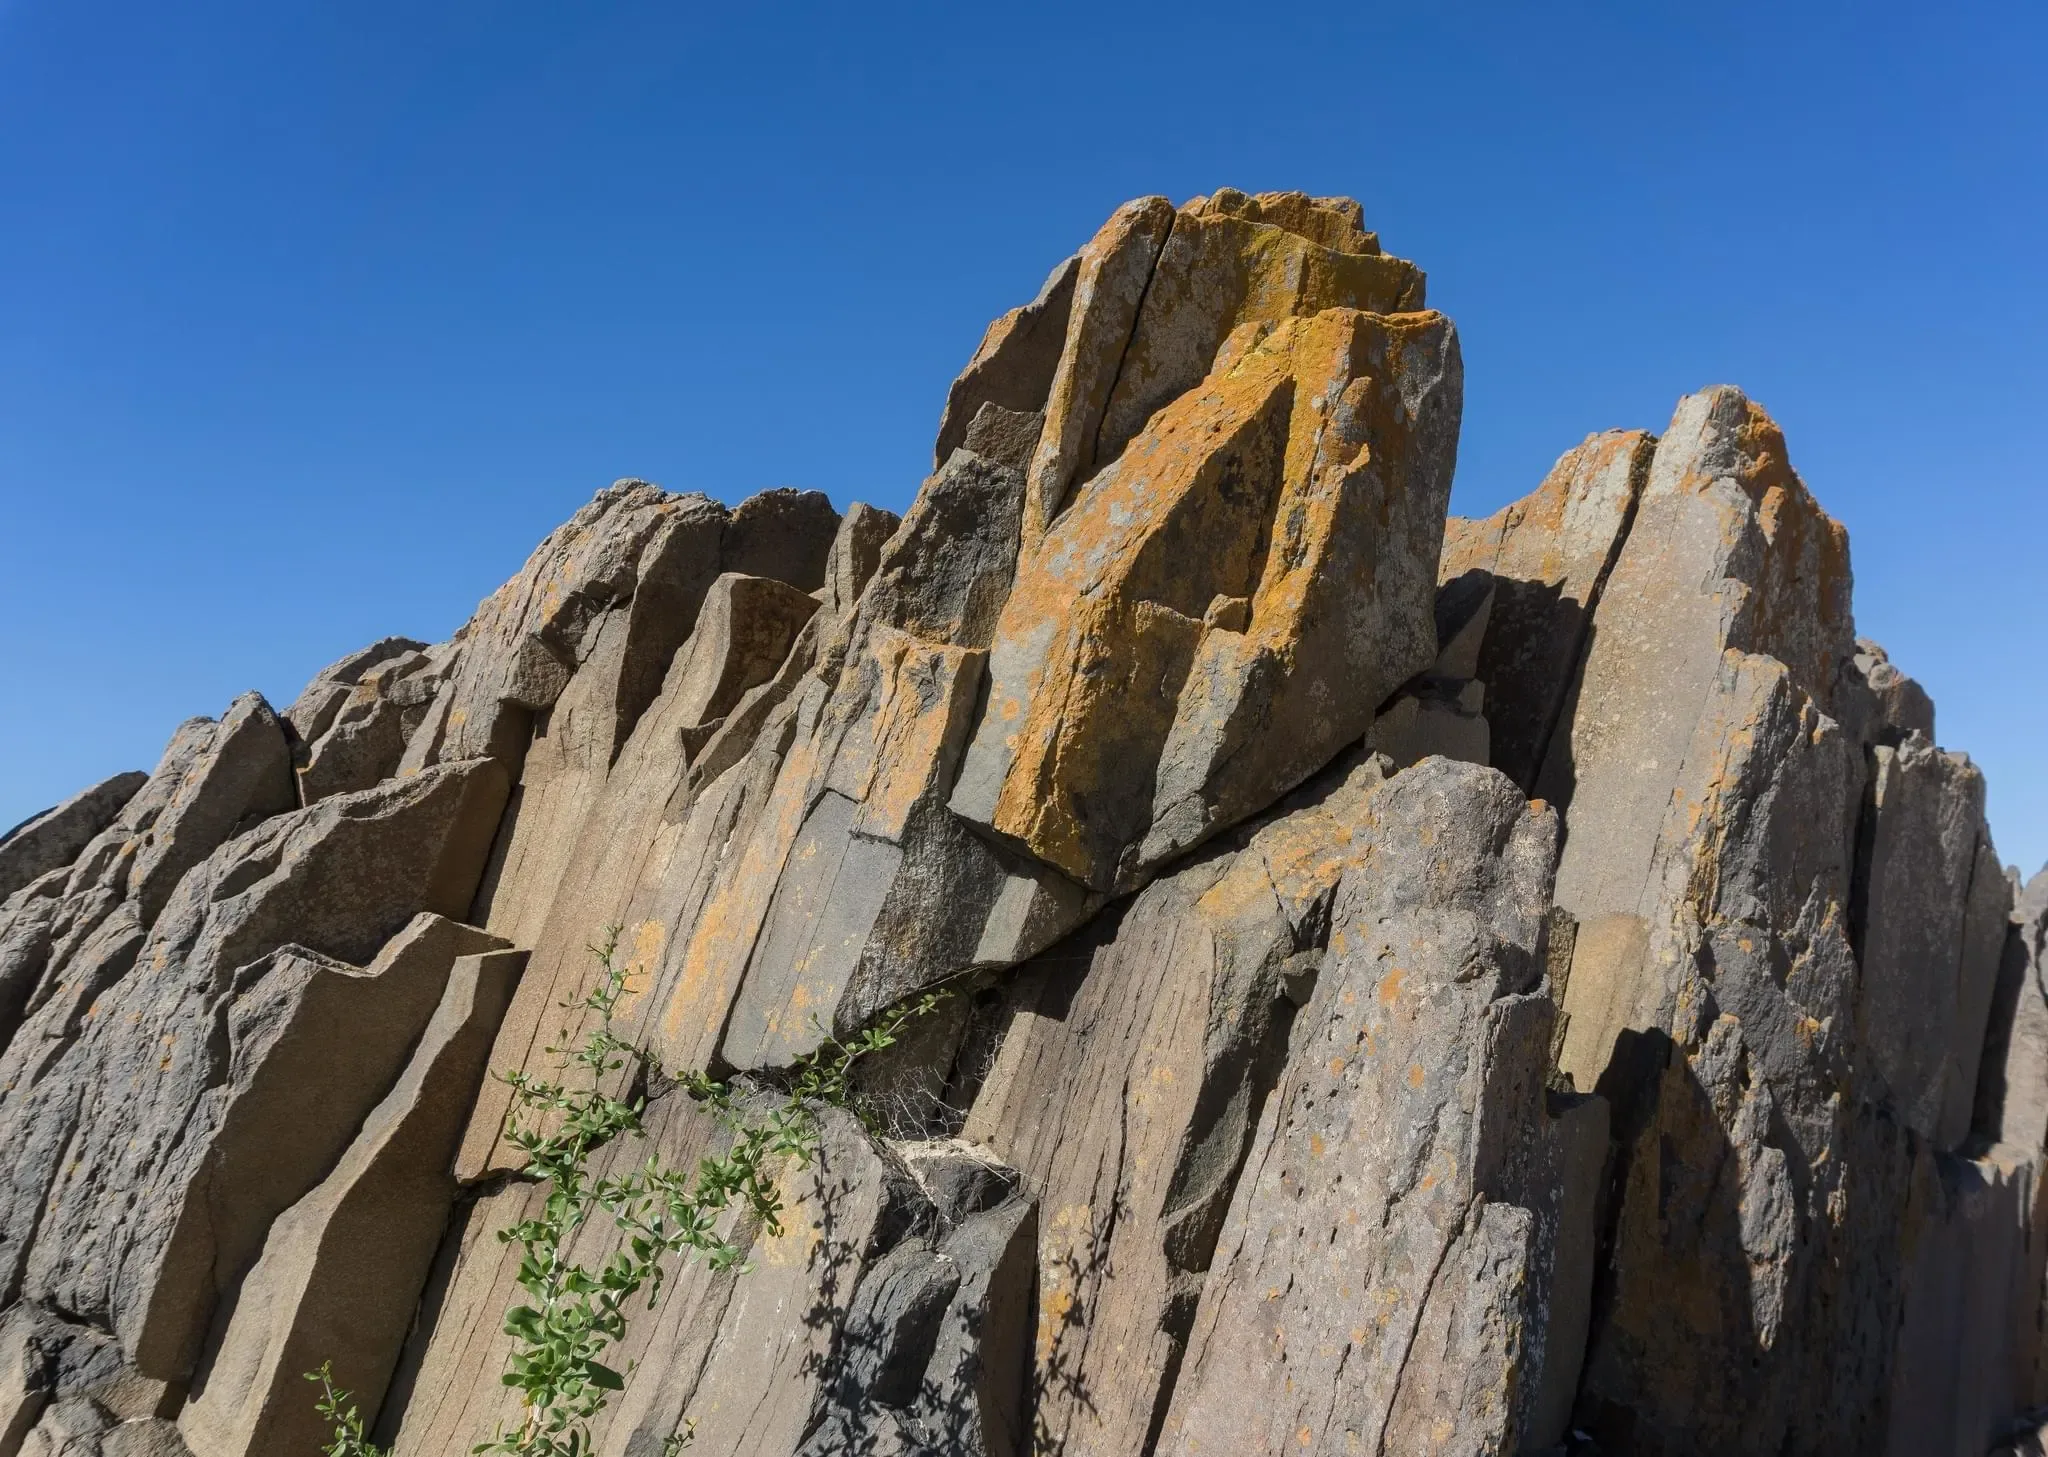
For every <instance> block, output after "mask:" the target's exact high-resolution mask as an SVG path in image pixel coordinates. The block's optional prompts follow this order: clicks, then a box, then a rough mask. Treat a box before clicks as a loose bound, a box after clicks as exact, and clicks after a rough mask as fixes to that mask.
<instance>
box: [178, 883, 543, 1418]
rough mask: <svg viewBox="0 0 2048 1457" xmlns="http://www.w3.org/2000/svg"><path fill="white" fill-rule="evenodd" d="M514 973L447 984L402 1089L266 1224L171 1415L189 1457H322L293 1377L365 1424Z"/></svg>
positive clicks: (466, 965) (492, 958) (408, 1312)
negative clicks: (327, 1377) (345, 1403)
mask: <svg viewBox="0 0 2048 1457" xmlns="http://www.w3.org/2000/svg"><path fill="white" fill-rule="evenodd" d="M442 924H443V925H446V924H448V923H445V922H444V923H442ZM471 934H472V936H474V933H471ZM478 939H481V938H478ZM525 960H526V955H525V953H524V952H519V951H494V952H485V953H482V954H472V955H465V956H462V957H461V958H459V959H458V960H456V961H455V963H454V965H453V967H452V969H450V968H444V969H443V973H442V974H443V977H444V979H445V988H446V989H445V990H444V991H443V992H442V994H441V998H440V1002H439V1005H438V1007H437V1008H436V1009H435V1011H434V1014H433V1018H432V1020H431V1021H430V1022H428V1023H427V1025H426V1027H425V1029H424V1030H423V1031H422V1032H421V1033H420V1035H419V1039H418V1044H417V1046H416V1047H415V1048H414V1049H413V1052H412V1057H411V1060H410V1062H409V1063H408V1064H407V1066H406V1068H405V1071H404V1072H403V1074H401V1075H400V1076H399V1077H398V1079H397V1081H396V1082H395V1083H393V1084H392V1086H391V1089H390V1091H389V1092H388V1093H386V1094H385V1096H384V1099H383V1101H382V1102H380V1103H379V1104H378V1105H377V1106H376V1107H375V1108H374V1109H372V1110H371V1111H370V1113H369V1115H368V1117H366V1118H365V1119H364V1120H363V1123H362V1128H361V1130H360V1131H359V1132H358V1133H357V1134H356V1136H355V1139H354V1140H353V1142H351V1143H350V1145H349V1147H348V1149H347V1151H346V1152H345V1153H344V1154H342V1156H341V1157H340V1159H339V1161H338V1162H336V1163H335V1164H334V1166H333V1168H332V1171H331V1172H329V1173H328V1175H327V1177H326V1178H325V1179H323V1180H321V1182H320V1183H319V1184H318V1185H317V1186H316V1187H314V1188H313V1189H312V1190H311V1191H310V1192H309V1193H307V1194H306V1195H305V1196H304V1197H303V1198H301V1199H300V1200H299V1201H298V1202H297V1203H295V1204H293V1205H292V1206H291V1207H290V1208H289V1209H287V1210H285V1211H283V1212H282V1213H281V1214H279V1215H278V1216H277V1218H276V1219H275V1221H274V1222H272V1224H271V1226H270V1230H269V1234H268V1235H267V1237H266V1238H265V1241H264V1246H263V1252H262V1254H261V1256H260V1257H259V1258H258V1259H257V1260H256V1262H255V1264H254V1265H253V1267H251V1268H250V1270H249V1273H248V1274H247V1276H245V1277H244V1278H243V1280H242V1282H241V1284H240V1286H239V1287H238V1288H237V1290H236V1291H235V1292H234V1295H233V1298H232V1300H231V1301H230V1302H228V1303H227V1304H226V1305H225V1306H224V1308H223V1309H222V1311H221V1315H220V1317H219V1318H218V1319H217V1320H216V1323H215V1324H216V1339H215V1342H214V1344H213V1347H212V1349H211V1350H210V1351H209V1353H208V1355H207V1358H206V1360H205V1361H204V1363H203V1364H202V1365H201V1366H200V1368H199V1372H198V1375H197V1378H196V1380H195V1381H194V1383H193V1391H192V1399H191V1400H190V1401H189V1402H188V1403H187V1404H186V1406H185V1407H184V1410H183V1411H182V1412H181V1413H180V1415H179V1427H180V1430H181V1431H182V1433H183V1435H184V1439H185V1442H186V1445H187V1446H188V1447H190V1448H191V1449H192V1451H193V1453H194V1457H261V1454H264V1453H270V1452H292V1451H304V1452H310V1451H312V1450H314V1449H315V1448H317V1447H319V1446H320V1445H321V1444H322V1443H323V1442H324V1441H325V1440H326V1439H327V1438H328V1437H329V1436H331V1432H327V1431H323V1430H322V1427H321V1422H320V1419H319V1416H318V1414H317V1413H316V1412H315V1411H314V1410H313V1408H312V1407H311V1406H310V1405H309V1404H308V1403H307V1401H306V1392H305V1378H304V1373H305V1372H307V1371H310V1370H313V1369H314V1368H316V1367H318V1366H320V1365H322V1364H323V1363H331V1364H332V1366H333V1369H334V1375H335V1380H336V1382H337V1383H338V1384H339V1385H341V1386H343V1387H344V1388H346V1389H347V1390H349V1391H350V1392H352V1393H353V1394H354V1395H355V1397H356V1398H357V1399H358V1400H359V1401H361V1402H362V1403H363V1404H364V1406H365V1407H366V1408H367V1409H369V1410H371V1411H375V1410H376V1409H377V1407H378V1406H379V1405H380V1404H381V1403H382V1402H383V1399H384V1388H385V1385H386V1383H387V1382H388V1381H389V1379H390V1373H391V1369H392V1367H393V1366H394V1365H395V1364H396V1362H397V1358H398V1353H399V1350H400V1348H401V1346H402V1345H403V1343H404V1340H405V1337H406V1334H407V1332H408V1331H409V1330H410V1329H411V1326H412V1320H413V1312H414V1310H415V1309H416V1308H417V1306H418V1304H419V1297H420V1291H421V1289H422V1287H423V1286H424V1285H425V1283H426V1278H427V1272H428V1269H429V1267H430V1266H431V1265H432V1264H433V1260H434V1252H435V1250H436V1248H437V1247H438V1245H439V1244H440V1241H441V1234H442V1230H443V1228H444V1226H445V1225H446V1223H447V1219H448V1211H449V1208H450V1206H451V1205H452V1204H453V1203H454V1200H455V1193H456V1185H455V1179H454V1175H453V1173H452V1166H453V1163H454V1155H455V1143H456V1139H457V1138H458V1137H459V1135H460V1134H461V1131H462V1120H463V1115H464V1113H465V1112H466V1109H465V1107H464V1104H465V1102H466V1100H467V1096H468V1095H469V1093H470V1092H471V1090H472V1089H474V1088H475V1087H476V1086H477V1085H478V1083H479V1082H480V1081H481V1080H482V1078H483V1075H484V1072H485V1058H486V1056H487V1055H488V1053H489V1051H490V1046H491V1038H492V1034H493V1033H494V1032H495V1031H496V1029H497V1023H498V1019H499V1018H500V1017H502V1016H503V1015H504V1011H505V1007H506V1005H507V1004H508V1003H509V1002H510V1001H511V998H512V988H513V986H514V984H515V983H516V982H517V980H518V977H519V972H520V969H521V968H522V966H523V965H524V963H525ZM384 975H385V976H386V977H389V976H390V975H391V973H390V971H388V970H387V971H386V972H385V973H384Z"/></svg>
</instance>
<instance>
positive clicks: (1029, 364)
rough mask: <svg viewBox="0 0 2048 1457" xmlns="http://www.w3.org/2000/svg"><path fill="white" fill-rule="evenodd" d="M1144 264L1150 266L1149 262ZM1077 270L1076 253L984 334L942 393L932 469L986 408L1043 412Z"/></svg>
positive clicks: (1097, 284) (1096, 276) (1094, 289)
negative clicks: (1033, 295)
mask: <svg viewBox="0 0 2048 1457" xmlns="http://www.w3.org/2000/svg"><path fill="white" fill-rule="evenodd" d="M1139 206H1140V207H1141V208H1142V207H1143V206H1144V205H1143V204H1140V205H1139ZM1147 211H1148V212H1150V211H1153V210H1152V209H1147ZM1120 222H1121V214H1120V215H1119V218H1118V219H1117V220H1113V221H1112V222H1111V223H1110V224H1109V225H1108V226H1109V227H1111V228H1117V227H1119V224H1120ZM1104 251H1105V248H1104V247H1102V246H1098V247H1097V248H1096V250H1095V254H1094V255H1093V257H1092V258H1091V262H1092V265H1093V266H1092V269H1091V273H1090V284H1091V287H1090V290H1089V301H1090V304H1091V305H1093V306H1095V307H1100V306H1101V305H1099V304H1095V302H1094V298H1095V295H1096V294H1097V293H1099V292H1100V291H1101V290H1102V287H1103V284H1102V261H1101V254H1102V253H1103V252H1104ZM1154 251H1156V245H1155V248H1154ZM1145 266H1146V268H1148V269H1149V268H1150V266H1151V261H1150V259H1147V260H1146V262H1145ZM1081 267H1082V258H1081V255H1080V254H1076V255H1075V256H1073V257H1072V258H1068V259H1066V260H1065V261H1064V262H1062V263H1061V264H1060V265H1059V267H1057V268H1055V269H1053V271H1052V272H1051V273H1050V274H1049V275H1047V277H1046V280H1045V284H1044V286H1043V287H1041V288H1040V289H1039V290H1038V297H1036V298H1034V299H1033V300H1032V301H1031V302H1030V303H1028V304H1023V305H1020V306H1019V307H1017V308H1014V309H1011V310H1010V311H1009V312H1008V313H1006V314H1004V315H1003V316H1002V317H1001V318H999V319H997V320H995V322H993V323H991V324H990V325H989V326H988V328H987V330H986V331H984V332H983V334H982V336H981V343H980V344H979V345H977V346H976V348H975V351H974V357H973V358H972V359H969V360H968V361H967V367H966V368H965V369H963V370H961V371H960V376H959V378H957V379H955V380H954V381H953V387H952V388H951V389H950V390H948V391H947V392H946V410H945V413H944V415H942V416H941V417H940V419H939V435H938V440H937V441H936V443H935V444H934V445H933V447H932V469H934V470H937V469H938V468H939V467H940V466H943V465H944V464H945V463H946V461H947V459H948V458H949V457H950V456H951V455H952V454H953V452H954V451H956V450H958V449H959V448H960V447H961V446H963V445H965V444H967V430H968V427H969V426H970V425H971V424H972V423H973V421H974V419H975V417H976V416H977V415H979V414H980V413H981V411H982V409H983V408H984V407H986V406H989V405H995V406H997V407H998V408H1000V409H1003V410H1006V411H1009V412H1011V413H1013V414H1017V415H1030V414H1035V413H1037V412H1039V411H1041V410H1043V409H1044V408H1045V402H1046V399H1047V397H1048V396H1049V395H1051V393H1052V381H1053V375H1054V373H1055V372H1056V371H1057V370H1058V369H1059V366H1060V360H1061V355H1062V353H1063V352H1064V349H1065V346H1066V342H1067V321H1068V319H1069V317H1070V316H1071V315H1072V313H1073V308H1074V281H1075V279H1076V278H1077V277H1078V276H1079V275H1080V272H1081ZM1105 302H1106V301H1105ZM1132 307H1133V308H1135V304H1133V305H1132ZM1126 328H1127V329H1128V325H1127V326H1126ZM1033 444H1034V445H1035V444H1036V441H1034V442H1033Z"/></svg>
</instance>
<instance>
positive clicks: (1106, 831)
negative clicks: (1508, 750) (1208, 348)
mask: <svg viewBox="0 0 2048 1457" xmlns="http://www.w3.org/2000/svg"><path fill="white" fill-rule="evenodd" d="M1162 266H1163V265H1162ZM1148 297H1149V295H1148ZM1216 342H1217V343H1219V344H1220V343H1222V341H1221V340H1220V339H1219V340H1218V341H1216ZM1460 387H1461V381H1460V373H1459V365H1458V355H1457V347H1456V339H1455V336H1454V335H1453V334H1452V333H1451V331H1450V328H1449V326H1448V324H1447V323H1446V322H1445V321H1444V320H1443V319H1442V318H1441V317H1440V316H1437V315H1434V314H1419V315H1401V316H1396V317H1392V318H1385V317H1381V316H1378V315H1373V314H1367V313H1361V312H1358V311H1356V310H1350V309H1332V310H1329V311H1327V312H1324V313H1321V314H1318V315H1315V316H1313V317H1310V318H1306V319H1294V320H1287V321H1283V322H1282V323H1280V324H1278V325H1277V326H1271V327H1267V326H1261V325H1258V324H1252V325H1249V326H1247V327H1246V328H1245V329H1243V330H1240V331H1239V333H1237V334H1236V335H1233V336H1232V347H1231V348H1228V349H1226V350H1225V351H1224V357H1223V358H1221V359H1219V360H1218V362H1217V367H1216V369H1215V372H1214V373H1213V374H1211V375H1210V376H1209V377H1208V379H1207V380H1206V381H1204V382H1202V383H1201V386H1200V388H1198V389H1192V390H1190V391H1189V392H1188V393H1187V394H1185V395H1182V396H1181V397H1179V398H1178V399H1176V400H1174V401H1173V402H1172V403H1171V404H1169V405H1168V406H1167V407H1166V408H1164V409H1163V410H1161V411H1160V412H1159V413H1158V415H1157V416H1155V417H1154V418H1153V419H1152V420H1151V422H1150V424H1149V425H1147V426H1146V428H1145V430H1144V431H1143V433H1142V434H1141V435H1140V436H1139V437H1138V438H1137V439H1135V440H1133V441H1132V442H1131V443H1130V445H1129V447H1128V448H1127V449H1126V450H1125V451H1124V452H1123V454H1122V456H1121V458H1120V459H1118V460H1117V461H1116V462H1115V463H1114V464H1112V465H1111V466H1109V467H1108V468H1107V469H1104V470H1103V471H1101V472H1100V473H1098V474H1097V475H1096V476H1095V477H1094V478H1092V479H1091V480H1089V481H1088V482H1087V484H1086V485H1085V486H1084V487H1082V488H1081V489H1080V491H1079V492H1078V493H1077V495H1076V497H1075V499H1074V501H1073V503H1072V504H1071V505H1070V506H1068V507H1067V509H1066V511H1065V513H1064V514H1063V515H1062V516H1061V517H1060V519H1059V520H1058V521H1057V522H1056V523H1054V525H1053V526H1052V528H1051V529H1050V530H1049V531H1048V532H1047V534H1046V535H1045V537H1044V538H1043V540H1042V541H1040V542H1038V543H1037V544H1036V545H1035V547H1034V548H1033V549H1032V550H1031V551H1029V552H1028V553H1027V554H1026V556H1025V557H1024V559H1023V560H1022V561H1021V562H1020V564H1019V568H1018V577H1017V586H1016V589H1015V590H1014V591H1013V592H1012V594H1011V596H1010V598H1009V601H1008V603H1007V604H1006V605H1005V607H1004V609H1003V614H1002V617H1001V620H1000V621H999V623H998V625H997V628H996V634H995V642H994V646H993V650H992V653H991V657H990V664H989V676H990V683H989V688H988V692H987V695H986V698H987V706H986V708H985V710H984V711H983V713H982V715H981V720H980V723H979V725H978V726H977V727H976V728H975V730H974V738H973V742H972V744H971V746H970V747H969V749H968V753H967V759H966V763H965V764H964V766H963V768H962V770H961V773H960V778H959V783H958V785H957V786H956V787H955V789H954V791H953V795H952V799H951V805H952V808H953V810H954V812H955V813H956V814H959V815H960V816H962V817H963V818H966V819H968V820H970V821H972V822H974V823H976V824H977V825H980V826H982V827H984V828H985V829H986V830H988V831H989V832H990V833H992V834H994V835H996V836H998V837H1000V838H1001V839H1003V840H1004V841H1006V842H1008V843H1010V844H1012V845H1014V846H1016V847H1017V848H1018V849H1020V850H1022V851H1023V852H1025V853H1028V854H1030V855H1032V856H1034V857H1035V858H1037V859H1039V860H1042V861H1044V862H1046V863H1047V864H1049V865H1052V866H1054V867H1055V868H1057V869H1059V870H1060V871H1062V872H1063V873H1065V874H1066V875H1068V876H1070V877H1072V878H1073V879H1075V880H1077V881H1079V882H1081V883H1082V884H1084V885H1087V886H1089V887H1090V888H1092V889H1095V890H1097V891H1110V890H1115V889H1128V888H1131V887H1132V886H1134V885H1135V884H1138V883H1142V880H1143V878H1144V877H1145V875H1147V874H1148V873H1149V872H1150V871H1151V870H1152V869H1153V868H1154V867H1156V866H1157V865H1158V864H1160V863H1162V862H1164V861H1165V860H1168V859H1170V858H1172V857H1173V856H1175V855H1177V854H1179V853H1180V852H1182V851H1184V850H1186V849H1187V848H1189V847H1191V846H1193V845H1195V844H1197V843H1199V842H1200V841H1201V840H1202V839H1204V838H1205V837H1206V836H1208V835H1209V834H1212V833H1214V832H1215V831H1216V830H1217V829H1219V828H1224V827H1227V826H1228V825H1230V824H1232V823H1235V822H1236V821H1238V820H1241V819H1243V818H1245V817H1246V816H1247V815H1248V814H1251V813H1254V812H1256V810H1257V809H1259V808H1261V807H1262V806H1263V805H1265V804H1267V803H1270V802H1271V800H1272V799H1273V798H1274V797H1275V796H1277V795H1279V794H1281V793H1284V792H1285V791H1286V790H1288V789H1290V788H1292V787H1293V786H1294V785H1295V784H1298V783H1299V782H1300V781H1301V780H1302V779H1304V778H1305V777H1307V775H1309V774H1310V773H1313V772H1314V771H1315V770H1316V769H1317V768H1319V767H1321V765H1322V764H1324V763H1326V762H1328V760H1329V759H1330V757H1331V756H1332V755H1334V754H1335V752H1336V751H1337V750H1338V749H1339V748H1341V747H1342V746H1343V745H1344V744H1345V743H1346V742H1347V741H1349V740H1352V739H1355V738H1357V737H1358V736H1359V735H1360V734H1362V733H1363V732H1364V731H1365V729H1366V727H1367V726H1368V725H1369V724H1370V723H1371V721H1372V715H1373V711H1374V710H1375V709H1376V708H1377V707H1378V706H1379V704H1380V702H1381V701H1382V700H1383V699H1385V698H1386V697H1387V695H1388V694H1389V693H1390V692H1392V690H1393V689H1394V688H1395V687H1397V686H1398V685H1399V684H1400V683H1402V682H1403V681H1404V680H1406V679H1407V678H1409V677H1411V676H1412V675H1413V674H1415V673H1416V672H1419V671H1420V670H1421V669H1423V668H1425V667H1427V666H1428V665H1429V662H1430V660H1431V659H1432V658H1433V657H1434V656H1435V642H1434V631H1433V617H1432V610H1433V600H1434V572H1433V567H1434V563H1435V561H1436V559H1437V555H1438V551H1439V547H1440V532H1441V529H1442V520H1443V502H1444V500H1445V499H1446V497H1447V493H1448V490H1449V485H1450V471H1451V465H1452V459H1453V456H1454V453H1455V439H1456V429H1457V415H1458V405H1459V394H1460ZM1326 419H1327V421H1328V425H1327V427H1326V425H1325V423H1324V422H1325V420H1326ZM1234 598H1241V599H1245V600H1246V601H1247V602H1248V603H1249V621H1248V622H1246V623H1238V624H1236V625H1234V626H1233V625H1231V621H1230V617H1229V616H1228V615H1223V614H1227V613H1228V611H1229V609H1228V608H1227V606H1225V605H1224V603H1219V599H1225V601H1226V602H1227V599H1234ZM1212 609H1214V610H1216V611H1217V612H1218V613H1219V616H1218V617H1217V618H1215V619H1213V620H1212V619H1211V616H1210V614H1211V612H1212Z"/></svg>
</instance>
